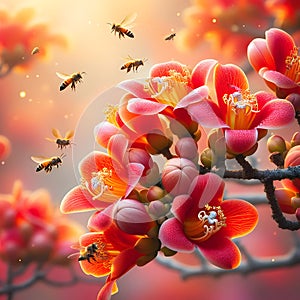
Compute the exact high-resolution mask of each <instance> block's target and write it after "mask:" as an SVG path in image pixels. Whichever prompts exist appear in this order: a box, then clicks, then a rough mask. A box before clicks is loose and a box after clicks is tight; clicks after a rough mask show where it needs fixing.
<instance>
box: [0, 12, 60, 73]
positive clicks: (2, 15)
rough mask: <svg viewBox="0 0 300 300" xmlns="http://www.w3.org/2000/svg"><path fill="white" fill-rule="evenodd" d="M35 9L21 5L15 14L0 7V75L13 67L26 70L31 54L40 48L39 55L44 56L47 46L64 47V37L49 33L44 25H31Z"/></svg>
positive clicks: (29, 63) (30, 60)
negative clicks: (22, 7) (21, 7)
mask: <svg viewBox="0 0 300 300" xmlns="http://www.w3.org/2000/svg"><path fill="white" fill-rule="evenodd" d="M34 15H35V11H34V9H32V8H24V9H22V10H20V11H18V12H17V13H16V14H15V15H10V13H9V12H8V11H6V10H4V9H1V10H0V77H1V76H4V75H6V74H8V73H9V72H10V71H11V70H12V69H18V70H24V69H27V68H28V67H29V66H30V65H31V63H32V62H33V61H34V60H33V57H32V55H31V53H32V51H33V49H34V48H35V47H39V55H38V57H40V58H41V57H46V56H47V54H48V53H49V51H48V50H49V49H48V48H49V46H50V45H57V46H60V47H65V46H66V39H65V38H64V37H63V36H62V35H59V34H52V33H50V32H49V29H48V26H47V25H46V24H42V23H38V24H31V23H32V20H33V18H34Z"/></svg>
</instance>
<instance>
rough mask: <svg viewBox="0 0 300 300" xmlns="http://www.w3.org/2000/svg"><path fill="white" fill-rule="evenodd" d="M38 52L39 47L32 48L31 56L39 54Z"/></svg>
mask: <svg viewBox="0 0 300 300" xmlns="http://www.w3.org/2000/svg"><path fill="white" fill-rule="evenodd" d="M39 52H40V48H39V47H34V48H33V49H32V51H31V55H34V54H36V53H39Z"/></svg>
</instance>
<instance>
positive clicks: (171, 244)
mask: <svg viewBox="0 0 300 300" xmlns="http://www.w3.org/2000/svg"><path fill="white" fill-rule="evenodd" d="M158 238H159V239H160V241H161V242H162V245H164V246H166V247H168V248H170V249H172V250H174V251H180V252H192V251H193V250H194V247H195V246H194V244H193V243H192V242H191V241H190V240H189V239H187V237H186V236H185V233H184V231H183V227H182V224H181V223H180V222H179V221H178V220H177V219H175V218H171V219H168V220H167V221H165V222H164V223H163V224H162V225H161V227H160V230H159V237H158Z"/></svg>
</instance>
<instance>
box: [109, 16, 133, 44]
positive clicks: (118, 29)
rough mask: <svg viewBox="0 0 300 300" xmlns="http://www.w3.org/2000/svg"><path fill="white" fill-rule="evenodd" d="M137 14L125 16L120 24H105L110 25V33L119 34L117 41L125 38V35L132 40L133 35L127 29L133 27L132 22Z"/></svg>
mask: <svg viewBox="0 0 300 300" xmlns="http://www.w3.org/2000/svg"><path fill="white" fill-rule="evenodd" d="M136 16H137V14H136V13H134V14H131V15H128V16H126V17H125V18H124V19H123V20H122V22H121V23H120V24H115V23H113V24H111V23H107V24H109V25H111V32H114V33H115V35H116V34H117V33H118V34H119V39H121V38H122V37H123V38H125V35H127V36H128V37H130V38H134V35H133V33H132V31H130V30H129V28H132V27H133V26H134V24H132V22H133V21H134V20H135V19H136Z"/></svg>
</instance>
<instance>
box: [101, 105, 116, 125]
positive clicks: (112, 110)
mask: <svg viewBox="0 0 300 300" xmlns="http://www.w3.org/2000/svg"><path fill="white" fill-rule="evenodd" d="M118 109H119V106H118V105H112V104H108V105H107V109H106V110H105V111H104V114H105V119H106V121H107V122H109V123H111V124H113V125H115V126H116V127H119V125H118V123H117V120H116V116H117V112H118Z"/></svg>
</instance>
